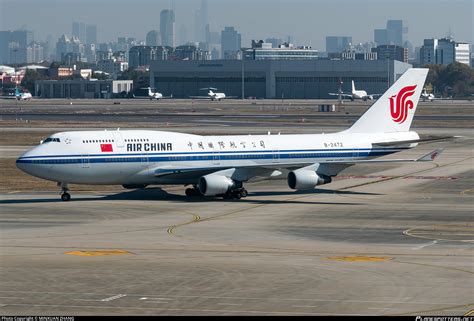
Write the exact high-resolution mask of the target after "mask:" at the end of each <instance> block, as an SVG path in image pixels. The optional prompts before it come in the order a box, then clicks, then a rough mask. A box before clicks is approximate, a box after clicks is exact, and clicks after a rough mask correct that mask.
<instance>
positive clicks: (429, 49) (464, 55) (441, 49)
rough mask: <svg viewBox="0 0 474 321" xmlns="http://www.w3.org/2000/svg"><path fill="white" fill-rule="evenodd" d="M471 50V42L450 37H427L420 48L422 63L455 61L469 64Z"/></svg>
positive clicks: (445, 63) (446, 63) (444, 63)
mask: <svg viewBox="0 0 474 321" xmlns="http://www.w3.org/2000/svg"><path fill="white" fill-rule="evenodd" d="M469 51H470V50H469V44H467V43H460V42H455V41H454V40H452V39H449V38H443V39H436V38H433V39H425V40H424V42H423V46H422V47H421V49H420V65H421V66H424V65H428V64H443V65H448V64H450V63H453V62H455V61H457V62H460V63H463V64H466V65H469V56H470V52H469Z"/></svg>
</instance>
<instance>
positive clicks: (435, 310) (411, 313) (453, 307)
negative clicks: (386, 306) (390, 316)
mask: <svg viewBox="0 0 474 321" xmlns="http://www.w3.org/2000/svg"><path fill="white" fill-rule="evenodd" d="M471 305H474V303H469V304H460V305H454V306H447V307H444V308H438V309H432V310H423V311H412V312H406V313H397V314H396V315H413V314H427V313H432V312H439V311H447V310H454V309H457V308H463V307H470V306H471Z"/></svg>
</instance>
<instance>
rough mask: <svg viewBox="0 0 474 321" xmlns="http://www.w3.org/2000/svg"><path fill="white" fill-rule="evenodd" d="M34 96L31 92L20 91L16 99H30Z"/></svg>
mask: <svg viewBox="0 0 474 321" xmlns="http://www.w3.org/2000/svg"><path fill="white" fill-rule="evenodd" d="M32 98H33V96H32V95H31V94H30V93H20V94H19V95H17V96H16V99H18V100H28V99H32Z"/></svg>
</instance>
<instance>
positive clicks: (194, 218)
mask: <svg viewBox="0 0 474 321" xmlns="http://www.w3.org/2000/svg"><path fill="white" fill-rule="evenodd" d="M186 214H190V215H192V216H193V219H192V221H187V222H184V223H181V224H176V225H173V226H170V227H169V228H168V230H167V232H168V234H169V235H172V236H177V235H176V234H174V230H175V229H176V228H178V227H181V226H185V225H188V224H192V223H196V222H199V221H201V217H200V216H199V215H197V214H192V213H186Z"/></svg>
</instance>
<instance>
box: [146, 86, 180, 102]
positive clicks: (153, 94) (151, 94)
mask: <svg viewBox="0 0 474 321" xmlns="http://www.w3.org/2000/svg"><path fill="white" fill-rule="evenodd" d="M144 89H148V97H150V100H153V99H156V100H161V99H165V98H173V95H171V96H163V94H162V93H159V92H157V91H152V88H151V87H146V88H144Z"/></svg>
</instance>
